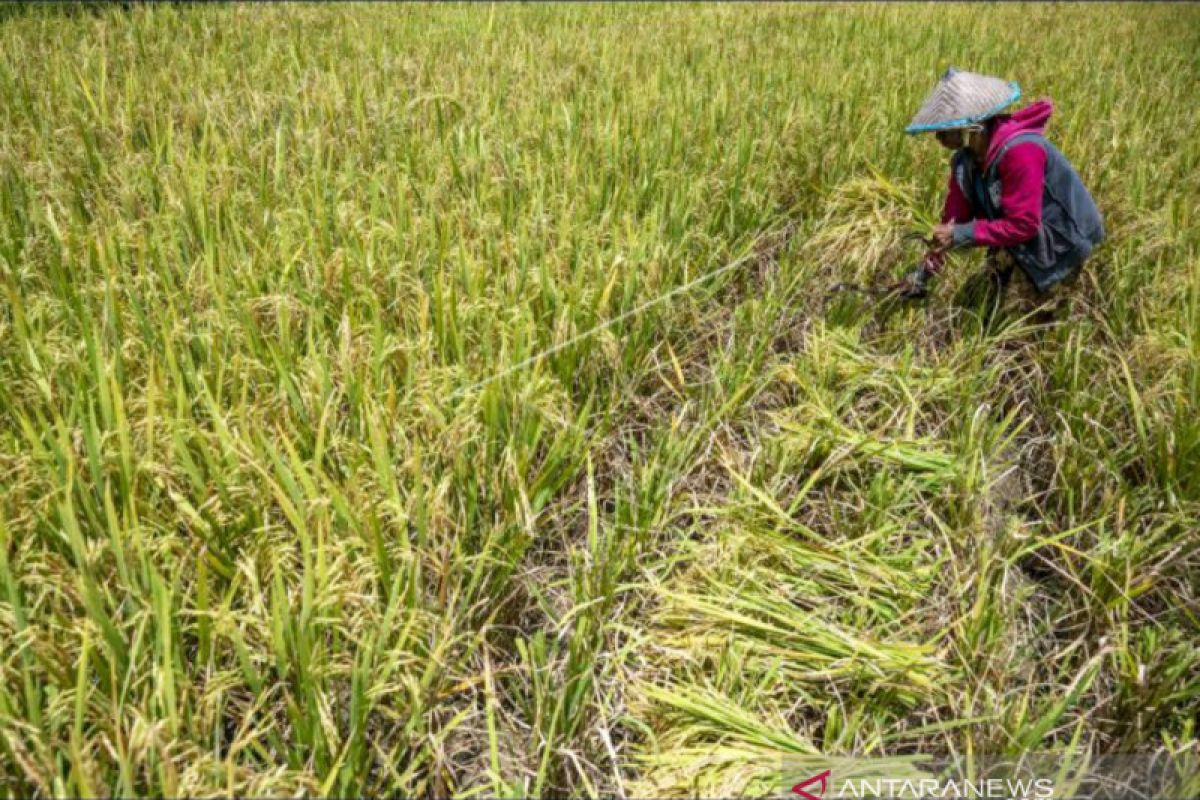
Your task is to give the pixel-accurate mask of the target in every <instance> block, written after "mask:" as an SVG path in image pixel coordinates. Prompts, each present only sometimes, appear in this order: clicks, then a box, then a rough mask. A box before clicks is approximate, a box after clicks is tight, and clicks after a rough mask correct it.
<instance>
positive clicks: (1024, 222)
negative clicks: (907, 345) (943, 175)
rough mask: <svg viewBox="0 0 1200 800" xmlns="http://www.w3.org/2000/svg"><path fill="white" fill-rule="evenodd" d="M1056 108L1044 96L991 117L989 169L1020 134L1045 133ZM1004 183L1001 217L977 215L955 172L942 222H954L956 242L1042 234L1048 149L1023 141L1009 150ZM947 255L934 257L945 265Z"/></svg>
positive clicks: (1001, 242) (1004, 241)
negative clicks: (956, 178)
mask: <svg viewBox="0 0 1200 800" xmlns="http://www.w3.org/2000/svg"><path fill="white" fill-rule="evenodd" d="M1053 111H1054V105H1053V103H1052V102H1051V101H1050V100H1038V101H1037V102H1035V103H1032V104H1030V105H1028V106H1026V107H1025V108H1022V109H1020V110H1019V111H1016V112H1014V113H1012V114H999V115H997V116H995V117H992V118H991V119H990V120H988V121H987V122H986V123H985V125H986V126H987V131H988V138H989V141H988V150H987V163H986V164H984V169H985V170H986V169H987V168H988V167H990V166H991V164H992V160H993V159H994V158H995V155H996V153H997V152H998V151H999V150H1000V148H1001V147H1003V146H1004V143H1005V142H1007V141H1008V140H1009V139H1011V138H1012V137H1013V136H1016V135H1017V134H1018V133H1027V132H1032V133H1043V132H1044V131H1045V129H1046V122H1047V121H1048V120H1049V119H1050V114H1051V113H1052V112H1053ZM997 171H998V174H999V176H1000V185H1001V187H1002V190H1001V194H1000V208H1001V210H1002V212H1003V216H1002V217H1000V218H999V219H983V218H982V217H980V218H976V216H975V213H974V212H973V211H972V210H971V204H970V203H969V202H968V201H967V198H966V196H965V195H963V193H962V189H960V188H959V186H958V182H957V181H956V180H954V176H953V175H951V176H950V180H949V191H948V193H947V194H946V202H945V205H944V206H943V208H942V222H943V223H946V222H952V223H955V225H954V246H955V247H960V246H986V247H1011V246H1013V245H1015V244H1020V243H1021V242H1025V241H1028V240H1029V239H1032V238H1033V237H1034V236H1036V235H1037V232H1038V228H1039V226H1040V225H1041V224H1042V190H1043V181H1044V178H1045V172H1046V153H1045V151H1044V150H1042V148H1041V147H1040V146H1038V144H1037V143H1036V142H1021V143H1020V144H1017V145H1014V146H1013V147H1012V148H1010V149H1009V151H1008V152H1007V153H1005V154H1004V158H1003V159H1001V161H1000V163H999V165H998V167H997ZM941 261H942V259H941V258H940V257H937V258H935V259H934V262H935V265H937V266H940V265H941Z"/></svg>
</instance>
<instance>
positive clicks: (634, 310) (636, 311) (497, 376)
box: [450, 225, 781, 399]
mask: <svg viewBox="0 0 1200 800" xmlns="http://www.w3.org/2000/svg"><path fill="white" fill-rule="evenodd" d="M779 227H781V226H779V225H776V226H775V227H774V228H769V229H767V230H765V231H763V232H762V233H761V234H759V235H758V236H756V237H755V238H754V240H753V241H752V242H751V243H750V249H749V250H748V251H747V252H745V253H743V254H742V255H741V256H738V257H737V258H735V259H734V260H733V261H730V262H729V263H728V264H725V265H724V266H722V267H718V268H717V269H714V270H713V271H712V272H706V273H704V274H703V275H701V276H700V277H698V278H693V279H692V280H690V281H688V282H687V283H685V284H683V285H682V286H676V287H675V288H674V289H671V290H670V291H669V292H665V293H663V294H661V295H659V296H658V297H655V298H654V299H652V300H648V301H646V302H645V303H642V304H641V305H640V306H637V307H636V308H632V309H630V310H629V311H626V312H624V313H622V314H618V315H617V316H615V317H613V318H612V319H610V320H607V321H605V322H602V323H600V324H599V325H596V326H595V327H593V328H590V329H588V330H586V331H584V332H583V333H580V334H576V335H575V336H572V337H571V338H570V339H567V340H566V341H565V342H560V343H558V344H556V345H553V346H551V347H548V348H546V349H545V350H543V351H542V352H540V353H535V354H534V355H532V356H530V357H529V358H526V359H524V360H523V361H519V362H517V363H516V364H514V365H512V366H511V367H508V368H507V369H504V370H501V371H500V372H497V373H496V374H494V375H491V376H489V377H487V378H484V379H483V380H481V381H479V382H478V383H474V384H471V385H470V386H466V387H462V388H459V389H456V390H454V391H453V392H451V394H450V399H454V398H455V397H457V396H458V395H460V394H463V393H464V392H471V391H474V390H476V389H479V388H482V387H484V386H487V385H488V384H489V383H492V382H493V381H498V380H500V379H501V378H504V377H507V376H509V375H511V374H513V373H514V372H517V371H519V370H522V369H524V368H525V367H527V366H529V365H530V364H533V363H535V362H537V361H540V360H542V359H543V358H545V357H546V356H551V355H554V354H555V353H557V352H558V351H560V350H564V349H566V348H568V347H570V346H571V345H573V344H576V343H578V342H581V341H583V340H584V339H586V338H588V337H589V336H592V335H593V334H596V333H599V332H600V331H602V330H604V329H605V328H608V327H610V326H612V325H615V324H617V323H618V322H620V321H621V320H624V319H628V318H629V317H632V316H634V315H636V314H640V313H641V312H643V311H645V310H646V309H648V308H650V307H651V306H655V305H658V304H659V303H662V302H664V301H666V300H669V299H671V298H672V297H674V296H675V295H677V294H682V293H683V292H686V291H688V290H689V289H691V288H692V287H693V286H696V285H697V284H699V283H702V282H704V281H706V280H708V279H709V278H715V277H716V276H717V275H720V274H721V273H723V272H728V271H729V270H731V269H734V268H735V267H740V266H741V265H742V264H744V263H745V262H746V261H747V260H749V259H750V258H751V257H752V256H753V255H754V254H755V249H754V245H757V244H758V243H759V242H761V241H762V240H763V239H765V238H766V237H767V236H768V235H769V234H771V233H774V232H775V231H776V230H777V229H778V228H779Z"/></svg>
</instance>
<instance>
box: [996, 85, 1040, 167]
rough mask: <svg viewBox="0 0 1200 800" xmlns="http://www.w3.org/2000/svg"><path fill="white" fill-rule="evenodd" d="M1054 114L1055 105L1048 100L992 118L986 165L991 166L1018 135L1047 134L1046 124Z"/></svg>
mask: <svg viewBox="0 0 1200 800" xmlns="http://www.w3.org/2000/svg"><path fill="white" fill-rule="evenodd" d="M1053 113H1054V103H1053V102H1051V101H1050V100H1049V99H1048V98H1047V99H1044V100H1037V101H1035V102H1033V103H1030V104H1029V105H1027V106H1025V108H1022V109H1019V110H1017V111H1014V112H1013V113H1011V114H998V115H996V116H995V117H992V121H991V124H990V125H989V126H988V149H987V158H986V163H987V164H989V165H990V164H991V163H992V159H994V158H995V157H996V153H998V152H999V151H1000V148H1001V147H1003V146H1004V143H1005V142H1007V141H1008V140H1009V139H1011V138H1012V137H1014V136H1016V135H1017V134H1018V133H1045V131H1046V123H1047V122H1049V120H1050V115H1051V114H1053Z"/></svg>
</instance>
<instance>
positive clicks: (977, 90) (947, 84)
mask: <svg viewBox="0 0 1200 800" xmlns="http://www.w3.org/2000/svg"><path fill="white" fill-rule="evenodd" d="M1020 97H1021V87H1020V86H1018V85H1017V84H1016V82H1015V81H1006V80H1001V79H1000V78H993V77H991V76H990V75H979V74H977V73H974V72H964V71H962V70H959V69H955V68H954V67H950V69H948V70H946V74H945V75H943V76H942V77H941V80H939V81H938V83H937V86H935V87H933V92H932V93H931V94H930V95H929V97H927V98H926V99H925V103H924V104H923V105H922V106H921V109H920V110H919V111H918V112H917V115H916V116H915V117H913V120H912V122H910V123H909V125H908V127H907V128H905V129H904V131H905V132H906V133H923V132H925V131H944V130H947V129H949V128H965V127H966V126H968V125H973V124H975V123H976V122H981V121H983V120H985V119H987V118H988V117H992V116H995V115H996V114H999V113H1000V112H1001V111H1003V110H1004V108H1005V107H1006V106H1009V105H1012V104H1013V103H1015V102H1016V101H1017V100H1019V99H1020Z"/></svg>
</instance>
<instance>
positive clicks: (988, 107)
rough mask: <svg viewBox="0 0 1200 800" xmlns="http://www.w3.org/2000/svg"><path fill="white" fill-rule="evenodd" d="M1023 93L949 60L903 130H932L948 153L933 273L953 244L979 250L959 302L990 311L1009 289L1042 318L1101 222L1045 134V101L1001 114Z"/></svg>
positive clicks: (930, 257)
mask: <svg viewBox="0 0 1200 800" xmlns="http://www.w3.org/2000/svg"><path fill="white" fill-rule="evenodd" d="M1020 96H1021V90H1020V87H1018V86H1017V84H1016V83H1013V82H1009V81H1003V80H1001V79H999V78H992V77H989V76H986V75H977V74H974V73H971V72H962V71H959V70H956V69H954V68H953V67H951V68H950V69H949V70H947V72H946V74H945V75H943V76H942V78H941V80H940V81H939V82H938V84H937V86H936V87H935V88H934V90H933V93H932V94H931V95H930V96H929V98H928V99H927V100H926V101H925V103H924V105H922V106H921V109H920V110H919V111H918V112H917V115H916V117H914V118H913V121H912V123H911V124H910V125H909V126H908V128H907V129H906V131H907V132H908V133H910V134H914V133H921V132H924V131H932V132H933V133H934V136H935V137H936V138H937V140H938V143H939V144H941V145H942V146H943V147H945V148H947V149H949V150H952V151H954V154H953V156H951V159H950V178H949V187H948V191H947V194H946V200H945V204H944V206H943V210H942V216H941V224H939V225H937V226H935V227H934V230H933V237H932V238H933V248H932V249H931V251H930V252H929V253H927V254H926V258H925V262H924V266H925V267H926V269H927V271H928V272H932V273H936V272H937V271H938V270H939V269H940V268H941V267H942V265H943V262H944V258H945V253H946V252H947V251H949V250H951V249H955V248H964V247H986V248H988V257H987V259H986V261H985V267H984V270H983V272H982V273H980V274H979V275H977V276H975V278H974V279H972V280H969V281H968V282H967V284H966V286H965V287H964V292H962V293H960V296H959V298H958V302H960V303H963V304H968V305H977V304H979V303H980V301H985V302H987V304H988V305H990V306H992V308H990V309H988V310H989V311H991V310H994V308H995V305H993V303H998V301H1001V300H1003V299H1004V298H1005V297H1006V296H1007V298H1009V299H1011V300H1014V301H1015V303H1016V305H1018V307H1019V308H1020V311H1021V313H1033V314H1035V316H1037V317H1038V318H1039V321H1046V320H1048V319H1049V318H1051V317H1053V316H1054V311H1055V310H1056V308H1057V307H1058V306H1060V302H1059V301H1060V300H1061V298H1060V297H1059V296H1058V295H1060V293H1061V289H1062V287H1064V286H1069V285H1070V284H1072V283H1074V282H1075V280H1076V279H1077V278H1078V276H1079V271H1080V268H1081V267H1082V266H1083V263H1084V261H1085V260H1086V259H1087V258H1088V256H1089V255H1090V254H1091V252H1092V250H1093V248H1095V246H1096V245H1098V244H1099V243H1100V242H1101V241H1103V240H1104V237H1105V232H1104V223H1103V220H1102V219H1101V217H1100V212H1099V210H1098V209H1097V208H1096V204H1095V202H1094V201H1093V200H1092V197H1091V195H1090V194H1088V191H1087V189H1086V188H1085V187H1084V185H1083V183H1082V181H1080V179H1079V175H1078V174H1077V173H1076V172H1075V170H1074V168H1073V167H1072V166H1071V164H1070V162H1068V161H1067V159H1066V157H1065V156H1063V154H1062V153H1061V152H1059V150H1058V148H1056V147H1055V146H1054V145H1053V144H1051V143H1050V142H1049V141H1048V140H1047V139H1046V137H1045V136H1044V135H1043V132H1044V131H1045V129H1046V122H1047V121H1048V120H1049V119H1050V114H1051V112H1052V110H1053V106H1052V104H1051V102H1050V101H1049V100H1039V101H1037V102H1035V103H1032V104H1031V105H1029V106H1026V107H1025V108H1022V109H1020V110H1018V111H1015V112H1013V113H1011V114H1002V113H1000V112H1001V111H1002V110H1003V109H1004V108H1006V107H1008V106H1009V105H1011V104H1012V103H1014V102H1016V101H1017V100H1018V99H1019V98H1020Z"/></svg>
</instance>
